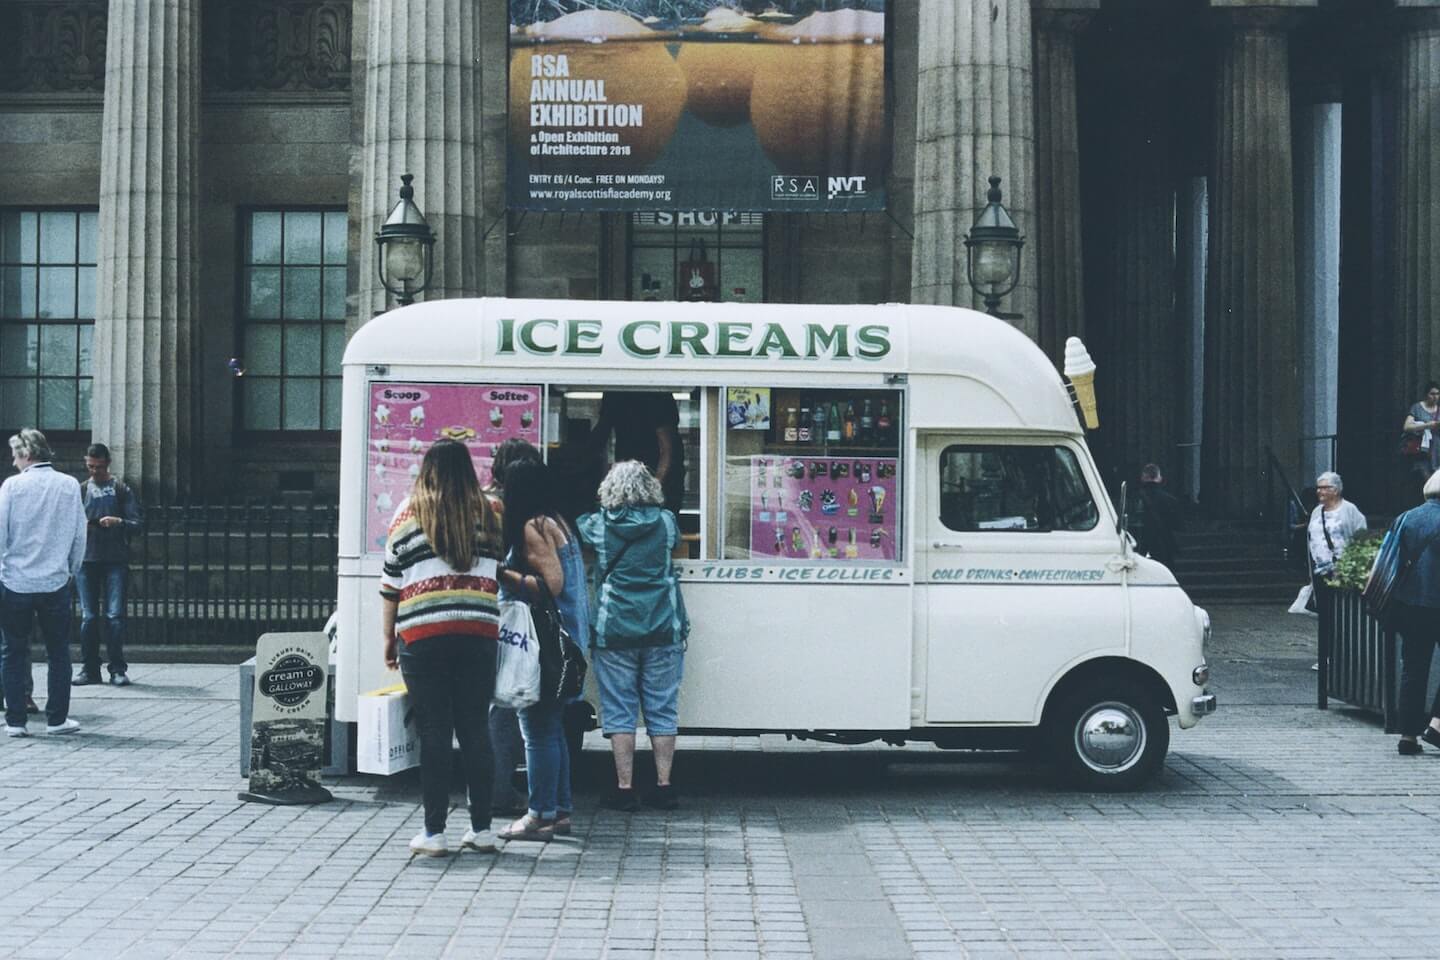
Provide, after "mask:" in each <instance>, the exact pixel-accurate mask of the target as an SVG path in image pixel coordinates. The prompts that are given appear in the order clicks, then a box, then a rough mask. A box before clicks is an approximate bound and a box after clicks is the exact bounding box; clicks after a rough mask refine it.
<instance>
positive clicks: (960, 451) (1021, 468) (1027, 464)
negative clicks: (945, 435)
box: [940, 444, 1100, 533]
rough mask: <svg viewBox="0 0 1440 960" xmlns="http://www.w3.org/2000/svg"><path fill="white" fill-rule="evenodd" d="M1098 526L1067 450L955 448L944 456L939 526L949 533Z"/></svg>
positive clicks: (1075, 462)
mask: <svg viewBox="0 0 1440 960" xmlns="http://www.w3.org/2000/svg"><path fill="white" fill-rule="evenodd" d="M1099 520H1100V512H1099V510H1097V509H1096V507H1095V501H1094V500H1092V499H1091V497H1090V492H1089V490H1087V489H1086V486H1085V478H1084V476H1083V475H1082V474H1081V473H1080V464H1079V461H1078V460H1077V459H1076V457H1075V454H1074V452H1072V451H1071V450H1069V449H1067V448H1065V447H1058V446H1011V445H998V444H997V445H982V444H957V445H954V446H949V447H946V448H945V449H944V451H943V452H942V453H941V454H940V522H941V523H943V524H944V525H945V526H946V527H948V528H949V529H951V530H956V531H959V532H962V533H969V532H973V531H985V532H996V533H1005V532H1017V531H1018V532H1030V533H1049V532H1052V531H1056V530H1070V531H1081V530H1092V529H1094V527H1095V524H1096V523H1098V522H1099Z"/></svg>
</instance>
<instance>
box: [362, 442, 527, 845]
mask: <svg viewBox="0 0 1440 960" xmlns="http://www.w3.org/2000/svg"><path fill="white" fill-rule="evenodd" d="M499 558H500V528H499V525H498V524H497V523H496V522H495V512H494V511H493V510H491V509H490V503H489V500H488V499H487V498H486V497H485V495H484V494H483V493H481V491H480V481H479V480H478V479H477V478H476V476H475V467H474V465H473V464H472V463H471V460H470V451H469V450H468V449H467V448H466V447H465V445H464V444H463V443H458V442H456V441H454V440H438V441H436V442H435V444H434V445H433V446H432V447H431V448H430V449H429V450H427V451H426V452H425V458H424V460H422V461H421V463H420V475H419V476H418V477H416V478H415V485H414V486H413V487H412V488H411V490H410V495H409V496H408V497H406V498H405V500H404V501H402V502H401V504H400V506H399V508H398V509H397V510H396V511H395V517H394V519H393V520H392V521H391V522H390V534H389V536H388V537H387V538H386V541H385V563H384V568H383V572H382V573H381V576H380V599H381V605H380V623H381V629H382V632H383V639H384V642H385V665H386V666H387V667H389V668H390V669H391V670H396V669H398V670H399V671H400V672H401V674H402V675H403V676H404V678H405V688H406V690H407V691H408V692H409V697H410V706H411V707H412V708H413V709H414V711H415V719H416V725H417V726H418V727H419V729H420V784H421V791H422V793H423V795H424V804H425V827H424V829H423V830H421V831H420V832H419V833H417V834H416V835H415V836H414V838H413V839H411V841H410V853H411V854H412V855H414V854H423V855H425V856H431V857H443V856H444V855H445V854H446V853H448V852H449V850H448V847H447V846H446V843H445V819H446V815H447V813H448V811H449V806H450V770H451V767H452V765H453V757H452V753H451V749H450V743H451V734H452V733H453V734H454V737H455V739H457V740H458V741H459V742H460V756H461V760H462V765H463V769H464V772H465V782H466V785H467V786H468V787H469V796H470V829H469V830H468V831H466V833H465V836H464V839H462V840H461V841H460V845H461V847H462V848H468V849H471V850H478V851H480V852H482V853H493V852H495V849H496V847H495V841H494V838H493V836H492V835H490V816H491V815H490V799H491V789H492V776H493V773H494V771H493V770H492V769H491V756H490V729H489V722H488V719H487V714H488V712H489V708H490V697H491V694H492V693H493V692H494V690H495V658H496V651H497V648H496V638H497V637H498V634H499V624H500V606H499V601H498V600H497V599H496V594H497V592H498V590H499V584H498V583H497V580H498V576H499Z"/></svg>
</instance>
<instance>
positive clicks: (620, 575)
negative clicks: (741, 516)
mask: <svg viewBox="0 0 1440 960" xmlns="http://www.w3.org/2000/svg"><path fill="white" fill-rule="evenodd" d="M664 502H665V493H664V491H663V490H662V489H661V487H660V481H658V480H656V479H655V476H654V475H653V474H652V473H651V472H650V471H649V469H647V468H646V466H645V465H644V464H643V463H641V462H639V461H638V460H627V461H624V462H622V463H617V464H615V466H613V467H611V468H610V472H609V473H608V474H607V475H606V477H605V480H604V481H603V482H602V483H601V484H600V509H599V510H597V511H596V512H594V513H588V514H586V515H585V516H583V517H581V518H580V520H579V522H578V523H577V525H576V526H577V529H578V530H579V533H580V537H581V539H583V540H585V542H586V543H588V544H590V546H591V547H592V548H593V549H594V551H595V564H594V568H593V569H594V575H595V629H594V631H593V632H592V634H591V639H590V643H591V648H592V651H593V662H594V665H595V680H596V684H597V685H598V687H599V689H600V713H601V718H602V721H603V726H604V730H605V736H606V737H607V738H609V740H610V752H611V753H612V754H613V755H614V758H615V780H616V789H615V793H614V794H613V795H612V796H611V797H609V798H608V799H607V804H608V805H609V806H611V807H613V808H614V809H617V810H635V809H637V808H638V806H639V802H638V800H637V798H636V796H635V790H634V784H633V777H634V769H635V728H636V726H638V724H639V720H640V714H641V712H642V711H643V713H644V715H645V732H646V733H647V734H649V736H650V746H651V749H652V750H653V751H654V753H655V790H654V792H653V793H651V794H650V795H649V796H648V797H647V800H648V802H649V803H650V804H651V806H654V807H658V808H660V809H662V810H673V809H674V808H675V806H676V800H675V795H674V791H673V790H672V789H671V786H670V768H671V766H672V764H673V762H674V759H675V734H676V731H677V723H678V711H677V709H676V705H677V701H678V699H679V693H680V677H681V668H682V665H683V662H684V645H685V638H686V636H687V635H689V633H690V621H689V619H688V618H687V617H686V616H685V603H684V600H683V599H682V598H681V596H680V580H679V577H677V576H676V575H675V568H674V566H673V565H672V564H671V562H670V555H671V551H673V550H674V549H675V545H676V544H677V543H679V541H680V530H679V527H678V526H677V525H676V523H675V515H674V514H673V513H671V512H670V511H669V510H666V509H665V508H664V506H663V505H662V504H664Z"/></svg>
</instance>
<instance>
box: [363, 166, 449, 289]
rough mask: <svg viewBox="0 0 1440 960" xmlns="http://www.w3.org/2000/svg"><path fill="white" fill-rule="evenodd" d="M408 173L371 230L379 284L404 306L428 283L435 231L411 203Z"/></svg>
mask: <svg viewBox="0 0 1440 960" xmlns="http://www.w3.org/2000/svg"><path fill="white" fill-rule="evenodd" d="M414 179H415V178H414V177H413V176H412V175H410V174H408V173H407V174H403V175H402V176H401V177H400V199H399V200H398V201H397V202H396V204H395V206H394V207H392V208H391V210H390V215H389V216H388V217H386V218H385V223H384V224H382V225H381V227H380V230H379V231H378V232H377V233H376V234H375V245H376V246H377V247H378V248H379V250H378V253H379V256H378V257H377V258H376V261H377V262H376V267H377V269H378V270H379V271H380V285H381V286H383V287H384V288H385V291H386V292H387V293H389V294H390V295H391V296H392V297H394V298H395V300H396V302H397V303H399V304H400V306H402V307H404V306H408V305H409V304H412V303H414V302H415V297H416V296H418V295H419V294H420V293H421V292H422V291H424V290H425V288H426V287H428V286H429V285H430V278H431V275H432V273H433V271H434V269H435V259H434V248H435V231H434V230H432V229H430V224H429V222H428V221H426V219H425V215H424V214H423V213H421V212H420V208H419V207H417V206H415V188H414V187H412V186H411V185H410V182H411V181H412V180H414Z"/></svg>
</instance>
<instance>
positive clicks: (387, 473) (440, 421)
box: [365, 383, 540, 553]
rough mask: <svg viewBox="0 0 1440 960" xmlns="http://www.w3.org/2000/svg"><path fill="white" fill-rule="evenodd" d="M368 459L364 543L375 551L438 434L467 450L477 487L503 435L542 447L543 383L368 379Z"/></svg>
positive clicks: (485, 476)
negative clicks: (407, 381) (392, 381)
mask: <svg viewBox="0 0 1440 960" xmlns="http://www.w3.org/2000/svg"><path fill="white" fill-rule="evenodd" d="M369 424H370V432H369V443H368V450H367V456H366V460H365V467H366V473H365V505H366V519H365V545H366V550H367V551H368V552H372V553H379V552H381V551H383V550H384V549H385V535H386V533H387V532H388V531H389V528H390V519H391V517H393V516H394V515H395V508H396V507H398V506H399V505H400V501H401V500H404V499H405V497H406V495H407V494H408V493H409V492H410V485H411V484H412V483H413V482H414V481H415V478H416V477H417V476H419V475H420V461H421V459H422V458H424V456H425V451H426V450H429V449H430V445H431V444H432V443H434V442H435V441H436V440H440V439H442V438H448V439H451V440H459V441H460V442H462V443H464V444H465V445H466V446H467V447H469V448H470V457H471V459H472V460H473V461H474V462H475V473H476V474H477V475H478V476H479V477H480V484H481V486H489V484H490V463H491V461H492V460H493V459H494V454H495V448H496V447H497V446H499V445H500V442H501V441H502V440H505V439H508V438H510V437H519V438H520V439H522V440H528V441H529V442H531V443H533V444H534V445H535V446H537V447H538V446H540V388H539V387H538V386H504V385H499V384H473V383H372V384H371V385H370V414H369Z"/></svg>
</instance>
